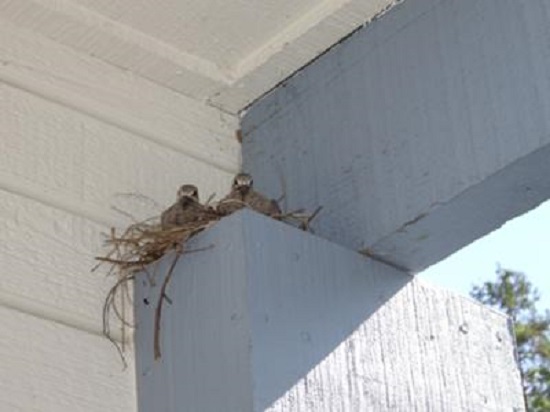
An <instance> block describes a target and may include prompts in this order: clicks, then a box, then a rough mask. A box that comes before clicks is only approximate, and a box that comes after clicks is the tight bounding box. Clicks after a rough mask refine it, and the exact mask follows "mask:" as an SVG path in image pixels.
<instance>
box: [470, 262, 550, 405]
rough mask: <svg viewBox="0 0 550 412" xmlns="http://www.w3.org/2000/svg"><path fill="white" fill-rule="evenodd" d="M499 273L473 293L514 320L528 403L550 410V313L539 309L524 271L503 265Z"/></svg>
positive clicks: (481, 300)
mask: <svg viewBox="0 0 550 412" xmlns="http://www.w3.org/2000/svg"><path fill="white" fill-rule="evenodd" d="M496 274H497V279H496V280H495V281H494V282H485V283H484V284H483V285H481V286H474V287H473V288H472V291H471V292H470V294H471V296H472V297H473V298H474V299H477V300H478V301H480V302H481V303H484V304H486V305H489V306H492V307H494V308H497V309H499V310H501V311H503V312H504V313H506V314H507V315H508V316H509V317H510V318H511V319H512V321H513V322H514V325H515V333H516V343H517V355H518V362H519V367H520V372H521V376H522V379H523V393H524V395H525V400H526V406H527V407H528V410H529V411H535V412H539V411H540V412H542V411H550V312H549V311H548V310H546V311H545V313H544V314H541V313H540V312H539V311H538V310H537V307H536V304H537V302H538V301H539V300H540V294H539V292H538V290H537V289H536V288H535V287H533V285H532V284H531V282H529V280H528V279H527V276H525V274H523V273H521V272H515V271H511V270H504V269H501V268H498V269H497V272H496Z"/></svg>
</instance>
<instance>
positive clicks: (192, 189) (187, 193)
mask: <svg viewBox="0 0 550 412" xmlns="http://www.w3.org/2000/svg"><path fill="white" fill-rule="evenodd" d="M189 200H191V201H194V202H198V201H199V189H197V186H195V185H183V186H182V187H180V188H179V190H178V201H180V202H182V201H189Z"/></svg>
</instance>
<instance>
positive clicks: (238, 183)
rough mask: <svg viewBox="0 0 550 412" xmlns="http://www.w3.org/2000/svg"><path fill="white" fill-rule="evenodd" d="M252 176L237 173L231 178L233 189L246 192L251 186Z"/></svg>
mask: <svg viewBox="0 0 550 412" xmlns="http://www.w3.org/2000/svg"><path fill="white" fill-rule="evenodd" d="M252 184H253V181H252V176H250V175H249V174H248V173H239V174H238V175H237V176H235V179H233V190H238V191H239V192H247V191H248V190H250V189H251V188H252Z"/></svg>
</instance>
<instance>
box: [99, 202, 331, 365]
mask: <svg viewBox="0 0 550 412" xmlns="http://www.w3.org/2000/svg"><path fill="white" fill-rule="evenodd" d="M244 206H246V205H244ZM320 209H321V208H318V209H317V210H316V211H315V212H314V213H311V214H308V213H304V211H303V210H297V211H294V212H290V213H284V214H280V215H276V216H271V217H272V218H274V219H276V220H280V221H283V222H286V223H289V224H291V225H293V226H297V227H299V228H301V229H302V230H306V231H311V230H310V223H311V221H312V220H313V218H314V217H315V216H316V215H317V214H318V212H319V211H320ZM229 214H231V213H229ZM229 214H221V213H218V212H216V209H215V208H211V207H209V208H208V213H205V214H204V216H197V218H196V220H194V221H191V222H187V223H185V224H184V225H180V226H177V227H172V228H169V229H167V228H163V227H162V226H161V225H160V224H159V223H158V222H159V219H158V218H150V219H147V220H145V221H141V222H136V223H133V224H131V225H130V226H128V227H127V228H126V230H124V231H123V232H121V233H120V234H119V233H117V231H116V229H115V228H111V231H110V233H109V235H108V236H107V239H106V241H105V247H106V248H107V250H108V252H107V253H106V254H105V255H104V256H98V257H96V260H98V261H99V263H98V265H96V266H95V267H94V268H93V269H92V271H95V270H96V269H98V268H99V267H100V266H101V265H108V266H109V271H108V273H109V274H110V275H114V276H115V277H116V282H115V284H114V285H113V286H112V287H111V289H110V290H109V292H108V293H107V296H106V298H105V301H104V304H103V334H104V335H105V337H106V338H107V339H109V341H110V342H111V343H113V345H114V346H115V347H116V349H117V351H118V353H119V355H120V357H121V359H122V362H123V363H124V365H126V361H125V358H124V351H125V348H124V342H125V341H126V332H127V329H128V328H133V327H134V325H132V324H131V323H130V322H129V321H128V320H127V317H126V315H125V313H126V307H125V306H126V302H129V303H130V304H131V302H132V299H131V292H130V288H129V285H130V283H131V282H132V281H134V280H135V279H136V276H142V275H143V276H147V277H148V280H149V283H150V284H153V280H152V278H151V277H150V274H149V272H148V271H147V269H148V266H149V265H151V264H152V263H154V262H157V261H158V260H159V259H160V258H161V257H163V256H164V255H166V254H167V253H170V252H175V253H174V259H173V260H172V262H171V264H170V266H169V268H168V270H167V273H166V274H165V276H164V280H163V283H162V285H161V289H160V294H159V298H158V300H157V302H156V307H155V316H154V322H155V324H154V357H155V359H159V358H160V357H161V349H160V323H161V322H160V321H161V317H162V308H163V303H164V301H165V300H166V301H167V302H169V303H171V301H170V299H169V298H168V296H167V295H166V293H165V292H166V288H167V286H168V283H169V282H170V279H171V277H172V273H173V270H174V267H175V266H176V263H177V261H178V259H179V258H180V257H181V256H182V255H184V254H187V253H192V252H198V251H200V250H204V249H200V250H198V249H195V250H187V249H186V243H187V241H188V240H189V239H190V238H192V237H193V236H195V235H197V234H198V233H200V232H202V231H203V230H205V229H207V228H208V227H210V226H212V225H213V224H215V223H216V222H217V221H218V220H220V219H221V218H223V217H224V216H227V215H229ZM113 314H114V319H115V320H117V321H118V322H119V326H120V330H121V333H122V338H121V340H120V341H121V342H122V343H120V344H119V343H118V342H117V339H115V337H114V333H113V332H112V330H111V319H113V316H112V315H113Z"/></svg>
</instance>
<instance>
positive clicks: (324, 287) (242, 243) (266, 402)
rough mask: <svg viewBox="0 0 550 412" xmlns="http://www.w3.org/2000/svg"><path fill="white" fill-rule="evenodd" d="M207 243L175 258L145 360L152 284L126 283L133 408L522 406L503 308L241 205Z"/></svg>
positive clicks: (200, 240)
mask: <svg viewBox="0 0 550 412" xmlns="http://www.w3.org/2000/svg"><path fill="white" fill-rule="evenodd" d="M208 245H213V247H212V248H211V249H208V250H206V251H203V252H197V253H193V254H189V255H184V256H183V257H182V258H181V260H180V261H179V263H178V264H177V266H176V271H175V273H174V275H173V277H172V280H171V284H170V287H169V289H168V295H169V297H170V299H171V301H172V304H171V305H168V304H166V305H165V311H164V312H163V318H162V327H161V333H162V339H161V342H162V351H163V352H162V353H163V356H162V358H161V360H160V361H158V362H155V361H154V360H153V351H152V343H153V322H152V317H153V312H154V306H155V305H154V304H151V302H156V298H157V296H158V290H159V285H160V283H157V286H154V287H151V286H150V285H149V284H148V283H147V282H144V283H142V282H140V283H139V284H138V288H137V299H136V302H137V306H136V319H137V320H138V322H139V323H138V329H137V332H136V362H137V363H136V372H137V377H138V378H137V379H138V381H137V382H138V399H139V404H140V407H141V408H142V409H141V411H142V412H148V411H157V410H160V411H178V410H182V409H185V410H190V411H219V410H239V411H267V410H269V411H356V410H357V411H368V410H376V411H396V410H397V411H400V410H402V411H418V412H420V411H441V410H451V411H452V410H456V411H494V412H497V411H503V410H517V411H520V410H523V409H522V402H523V401H522V394H521V386H520V379H519V372H518V369H517V365H516V362H515V358H514V343H513V336H512V335H511V333H510V329H509V326H508V321H507V318H506V317H505V316H504V315H502V314H499V313H496V312H494V311H492V310H490V309H487V308H485V307H483V306H481V305H479V304H478V303H476V302H473V301H471V300H469V299H465V298H463V297H458V296H455V295H453V294H452V293H450V292H446V291H442V290H439V289H437V288H434V287H431V286H428V285H425V284H424V283H422V282H420V281H418V280H413V278H412V277H411V276H409V275H407V274H405V273H402V272H399V271H397V270H395V269H393V268H390V267H388V266H385V265H382V264H380V263H377V262H374V261H372V260H370V259H367V258H365V257H363V256H361V255H359V254H357V253H354V252H352V251H349V250H346V249H344V248H342V247H340V246H338V245H336V244H333V243H330V242H328V241H326V240H324V239H321V238H317V237H315V236H312V235H310V234H307V233H304V232H301V231H298V230H296V229H294V228H291V227H289V226H287V225H284V224H282V223H279V222H275V221H273V220H270V219H268V218H266V217H264V216H261V215H257V214H255V213H254V212H251V211H248V210H245V211H240V212H237V213H236V214H234V215H232V216H230V217H228V218H225V219H223V220H222V221H221V222H219V223H218V224H217V225H216V226H215V227H213V228H211V229H209V230H208V231H207V232H205V233H203V234H201V235H199V236H198V237H197V238H196V239H195V240H194V241H193V244H192V245H190V248H198V247H206V246H208ZM170 263H171V260H170V257H168V258H166V260H165V261H164V263H163V266H162V267H161V268H160V269H159V271H158V273H160V274H161V275H162V273H164V272H163V271H165V270H166V268H167V265H169V264H170ZM159 282H160V281H159ZM144 299H146V300H144ZM496 376H498V379H495V377H496ZM212 393H215V396H212ZM513 408H516V409H513Z"/></svg>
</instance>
